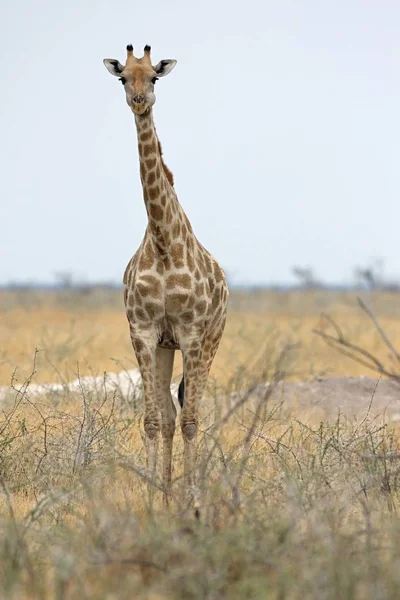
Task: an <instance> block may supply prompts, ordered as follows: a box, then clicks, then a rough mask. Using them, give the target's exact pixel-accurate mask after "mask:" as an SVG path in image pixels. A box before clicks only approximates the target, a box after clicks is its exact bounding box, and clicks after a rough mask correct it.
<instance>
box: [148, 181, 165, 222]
mask: <svg viewBox="0 0 400 600" xmlns="http://www.w3.org/2000/svg"><path fill="white" fill-rule="evenodd" d="M157 189H158V188H157ZM149 212H150V216H151V218H152V219H155V220H156V221H162V219H163V216H164V211H163V209H162V208H161V206H159V205H158V204H150V206H149Z"/></svg>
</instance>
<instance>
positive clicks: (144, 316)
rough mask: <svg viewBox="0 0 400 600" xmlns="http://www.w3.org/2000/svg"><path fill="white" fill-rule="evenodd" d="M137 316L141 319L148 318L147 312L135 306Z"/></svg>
mask: <svg viewBox="0 0 400 600" xmlns="http://www.w3.org/2000/svg"><path fill="white" fill-rule="evenodd" d="M135 317H136V318H137V319H139V321H146V320H147V317H146V315H145V312H144V310H142V309H141V308H135Z"/></svg>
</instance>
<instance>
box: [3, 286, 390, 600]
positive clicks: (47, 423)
mask: <svg viewBox="0 0 400 600" xmlns="http://www.w3.org/2000/svg"><path fill="white" fill-rule="evenodd" d="M396 301H397V298H396V299H394V298H393V297H391V296H387V297H384V296H376V297H372V298H370V301H369V303H370V305H371V304H372V305H373V307H374V309H375V311H376V313H377V314H378V316H379V317H380V320H381V322H382V323H384V325H385V327H386V329H387V330H388V332H389V333H390V335H391V337H392V340H393V341H394V342H395V343H396V342H397V345H398V346H399V347H400V343H399V342H400V340H399V337H400V325H399V322H398V320H397V318H398V315H397V313H396ZM22 303H25V306H22V305H21V304H22ZM18 304H19V305H18ZM321 310H324V311H327V310H329V312H331V313H332V314H335V315H336V316H337V318H338V319H339V320H340V321H341V322H342V323H343V325H344V328H346V327H347V328H348V331H350V332H351V335H352V337H353V339H354V338H356V339H357V341H358V342H359V343H365V344H367V347H368V348H369V349H370V350H372V351H376V352H377V353H381V356H382V357H383V358H386V355H385V349H384V348H382V347H381V345H380V342H379V340H378V339H377V337H376V336H375V334H374V332H373V331H372V327H371V326H370V324H369V323H368V322H367V321H366V320H365V318H364V317H363V316H362V315H361V314H359V313H358V311H357V310H356V309H355V308H353V298H352V297H350V296H348V295H339V294H338V295H327V294H323V293H321V294H319V293H318V294H300V293H298V294H293V295H291V294H288V295H278V294H272V293H271V294H261V295H257V294H255V295H252V296H247V297H246V296H241V295H239V294H238V295H236V296H234V297H233V298H232V311H231V314H230V319H229V322H228V327H227V332H226V335H225V338H224V342H223V344H222V347H221V350H220V352H219V356H218V362H217V364H216V366H215V369H214V377H215V378H216V381H217V383H218V386H217V387H213V386H211V387H210V389H209V395H210V397H209V399H208V401H206V402H205V403H204V406H203V420H202V426H201V435H200V448H199V491H200V495H201V503H202V511H201V520H200V521H196V520H195V519H194V518H193V514H192V509H191V507H190V506H189V504H188V503H187V502H186V499H185V494H184V493H183V489H182V444H181V440H180V434H179V432H177V435H176V443H175V450H174V465H175V467H174V486H173V502H172V506H171V509H170V511H169V513H168V514H166V512H165V510H164V509H163V507H162V505H161V497H160V494H157V495H156V498H155V500H154V503H153V504H152V503H151V502H150V499H149V497H148V493H147V485H146V474H145V470H144V465H145V456H144V451H143V442H142V438H141V433H140V432H141V431H142V426H141V419H142V412H141V409H140V407H139V409H138V411H137V412H134V411H133V407H132V404H131V403H130V402H129V401H124V400H123V399H122V398H121V397H119V396H118V397H117V396H116V395H112V394H106V393H105V392H103V391H102V390H98V391H97V392H93V393H90V394H86V393H84V391H83V390H82V391H81V393H79V394H70V393H67V392H64V394H62V395H61V396H60V395H55V394H48V395H47V396H44V397H41V398H40V399H35V401H34V402H33V401H32V400H31V398H30V396H29V386H28V385H27V386H25V387H23V388H22V390H21V392H20V393H17V392H15V391H12V392H11V393H10V395H9V398H8V399H7V401H6V402H5V404H4V406H3V409H4V410H3V413H2V417H1V418H0V530H1V532H0V581H1V589H2V597H4V598H12V599H14V598H15V599H18V600H19V599H25V598H35V599H36V598H46V599H47V598H49V599H52V598H56V599H71V600H73V599H75V598H76V599H79V600H80V599H83V598H91V599H99V600H100V599H103V598H108V599H114V598H115V599H117V598H118V600H120V599H125V598H126V599H131V598H144V599H149V600H156V599H157V600H160V599H166V600H169V599H171V600H172V599H174V600H175V599H177V600H179V599H182V600H183V599H185V600H187V599H197V598H205V599H207V600H219V599H223V598H230V599H231V598H232V599H233V600H236V599H238V600H239V599H240V600H242V599H244V598H248V599H264V598H276V599H278V598H279V599H297V598H318V599H325V598H326V599H331V598H332V599H336V598H340V599H352V598H363V599H364V598H371V599H376V598H382V599H385V598H397V597H398V589H399V585H400V574H399V570H398V558H397V557H398V553H399V550H400V522H399V520H398V516H397V512H398V510H399V506H400V505H399V501H400V491H399V483H400V482H399V476H400V468H399V466H398V465H399V463H398V460H399V458H398V457H399V452H400V436H399V433H398V431H397V429H395V428H393V427H391V426H389V425H387V424H385V423H384V422H383V421H382V420H381V419H380V418H374V417H373V415H372V414H362V415H359V418H358V419H357V420H354V419H351V420H350V419H347V418H346V417H345V416H341V415H339V416H338V417H337V418H336V419H334V420H333V421H332V422H310V421H309V420H306V419H305V417H304V415H301V414H299V413H296V412H293V413H292V414H291V413H289V412H287V410H286V409H285V407H282V406H274V405H273V404H272V402H271V400H270V397H269V395H268V392H266V394H265V396H264V397H262V398H261V399H260V400H259V401H258V402H256V401H254V400H250V399H249V398H248V397H247V394H246V389H247V388H248V386H249V385H250V384H254V383H257V382H259V381H265V379H271V378H273V376H274V373H275V372H276V363H277V360H278V356H279V353H280V348H282V346H283V345H284V344H286V343H287V342H289V343H298V344H301V347H300V348H298V349H297V350H295V351H294V352H293V353H292V356H291V358H290V361H286V363H285V367H286V369H287V370H288V373H289V374H290V375H291V376H294V377H297V378H299V377H305V376H307V377H310V376H312V375H313V374H315V373H321V372H325V373H326V372H330V373H332V374H340V375H343V374H355V373H357V369H356V368H355V367H354V365H353V364H352V363H348V362H347V361H346V360H345V359H344V358H343V357H341V356H340V355H336V354H335V353H334V352H333V351H332V350H330V349H329V348H327V347H326V346H324V345H323V343H322V342H321V341H320V340H318V339H316V338H315V337H313V336H312V334H311V331H310V330H311V328H312V327H313V326H315V325H317V324H318V320H319V312H320V311H321ZM0 322H1V331H0V335H1V339H2V341H3V346H2V352H3V355H2V367H1V368H2V370H1V373H2V378H3V383H8V382H9V379H10V374H11V372H12V371H13V369H14V368H15V366H16V365H20V371H18V372H20V375H19V377H20V380H21V379H22V377H24V376H26V375H29V373H30V370H31V369H32V357H33V353H34V352H33V351H34V348H35V347H39V348H45V349H46V350H45V351H43V352H41V353H39V354H38V358H39V363H38V365H37V376H36V377H37V380H41V381H43V380H46V381H50V380H52V379H53V380H54V379H58V378H59V377H66V378H67V379H68V378H69V376H70V375H72V377H75V373H76V361H79V365H80V372H81V374H86V372H90V371H93V372H95V373H96V374H98V373H101V372H102V371H104V370H106V369H110V368H111V369H112V370H118V369H119V367H118V365H115V363H114V362H113V361H112V360H111V359H110V356H114V357H116V358H117V359H118V361H121V362H122V363H125V364H126V363H127V366H129V367H130V366H132V362H133V359H132V352H131V350H130V342H129V339H128V337H127V327H126V323H125V320H124V316H123V313H122V306H121V302H120V300H119V297H117V296H115V295H113V294H111V295H109V296H107V297H102V298H99V297H92V298H90V297H83V298H81V299H80V300H79V302H74V301H73V298H71V297H70V296H69V295H67V294H65V295H64V296H60V295H58V296H57V295H55V296H53V297H50V298H49V297H47V298H46V297H42V296H40V295H39V296H38V297H36V298H33V299H32V298H30V299H29V298H21V296H20V297H19V298H18V299H17V300H16V298H15V297H14V298H12V296H11V295H8V296H7V297H3V298H2V314H1V319H0ZM396 338H397V339H396ZM244 365H247V366H246V367H244ZM179 369H180V367H179V365H178V366H177V376H178V373H179ZM227 383H228V384H229V385H226V384H227ZM224 389H226V390H227V389H229V390H230V391H232V390H234V391H235V392H236V394H237V395H236V398H238V405H237V406H236V408H235V410H232V398H231V396H230V395H229V394H228V392H227V391H226V392H225V393H224ZM213 390H214V391H213ZM155 485H156V486H158V485H159V481H158V480H157V481H156V482H155Z"/></svg>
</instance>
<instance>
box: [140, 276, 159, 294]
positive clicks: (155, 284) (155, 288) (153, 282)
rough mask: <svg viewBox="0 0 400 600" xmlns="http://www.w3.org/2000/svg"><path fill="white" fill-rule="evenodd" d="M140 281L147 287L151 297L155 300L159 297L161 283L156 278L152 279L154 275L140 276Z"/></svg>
mask: <svg viewBox="0 0 400 600" xmlns="http://www.w3.org/2000/svg"><path fill="white" fill-rule="evenodd" d="M140 280H141V281H143V282H144V283H146V284H147V285H148V286H149V288H150V290H151V295H152V296H154V297H155V298H156V297H157V296H161V291H162V288H161V281H160V280H159V279H157V277H154V275H142V276H141V278H140Z"/></svg>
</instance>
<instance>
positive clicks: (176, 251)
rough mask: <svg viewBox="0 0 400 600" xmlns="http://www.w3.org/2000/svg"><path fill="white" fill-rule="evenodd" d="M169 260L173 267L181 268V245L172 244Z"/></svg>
mask: <svg viewBox="0 0 400 600" xmlns="http://www.w3.org/2000/svg"><path fill="white" fill-rule="evenodd" d="M171 259H172V262H173V263H174V265H175V267H177V268H179V267H183V244H180V243H177V244H174V245H173V246H172V248H171Z"/></svg>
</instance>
